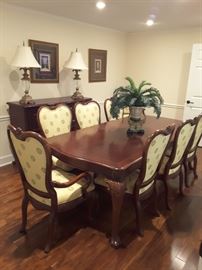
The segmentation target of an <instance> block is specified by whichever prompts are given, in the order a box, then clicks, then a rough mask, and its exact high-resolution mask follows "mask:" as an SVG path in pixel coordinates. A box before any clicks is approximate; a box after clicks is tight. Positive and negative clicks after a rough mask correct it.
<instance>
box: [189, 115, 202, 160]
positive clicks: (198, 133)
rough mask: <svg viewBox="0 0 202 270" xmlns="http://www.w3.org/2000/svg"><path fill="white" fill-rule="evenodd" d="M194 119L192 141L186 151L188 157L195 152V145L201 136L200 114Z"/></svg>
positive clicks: (201, 119) (201, 116)
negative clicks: (194, 125) (194, 126)
mask: <svg viewBox="0 0 202 270" xmlns="http://www.w3.org/2000/svg"><path fill="white" fill-rule="evenodd" d="M194 120H195V121H196V128H195V132H194V139H193V142H192V144H191V147H190V149H189V151H188V153H187V157H188V158H189V157H191V156H193V155H194V154H195V152H196V150H197V147H198V144H199V142H200V140H201V137H202V115H199V116H198V117H196V118H195V119H194Z"/></svg>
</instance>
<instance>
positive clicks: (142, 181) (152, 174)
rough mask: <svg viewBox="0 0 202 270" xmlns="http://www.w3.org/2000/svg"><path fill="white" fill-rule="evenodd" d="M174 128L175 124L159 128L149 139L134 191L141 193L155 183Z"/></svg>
mask: <svg viewBox="0 0 202 270" xmlns="http://www.w3.org/2000/svg"><path fill="white" fill-rule="evenodd" d="M174 129H175V126H174V125H173V126H169V127H167V128H166V129H165V130H158V131H156V132H155V133H154V134H153V135H152V136H151V137H150V138H149V139H148V142H147V144H146V146H145V149H144V152H143V157H142V165H141V168H140V174H139V176H138V179H137V181H136V183H135V186H134V189H133V193H136V192H139V193H140V194H141V193H143V192H145V191H146V190H149V189H150V188H151V187H152V186H153V185H154V183H155V178H156V175H157V172H158V168H159V167H160V166H161V163H162V160H163V156H164V154H165V152H166V149H167V147H168V145H169V142H170V140H171V137H172V134H173V132H174Z"/></svg>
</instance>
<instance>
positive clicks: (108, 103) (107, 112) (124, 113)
mask: <svg viewBox="0 0 202 270" xmlns="http://www.w3.org/2000/svg"><path fill="white" fill-rule="evenodd" d="M111 103H112V102H111V100H110V99H109V98H107V99H106V100H105V102H104V112H105V117H106V120H107V121H111V120H115V118H113V117H112V115H111V113H110V109H111ZM128 115H129V108H128V107H127V108H125V109H121V110H120V113H119V116H118V119H121V118H123V117H127V116H128Z"/></svg>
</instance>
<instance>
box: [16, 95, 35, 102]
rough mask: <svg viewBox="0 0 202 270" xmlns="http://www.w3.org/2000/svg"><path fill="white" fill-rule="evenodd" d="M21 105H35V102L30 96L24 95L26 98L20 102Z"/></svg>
mask: <svg viewBox="0 0 202 270" xmlns="http://www.w3.org/2000/svg"><path fill="white" fill-rule="evenodd" d="M19 103H20V104H34V103H35V102H34V100H33V99H32V97H31V96H30V95H29V94H24V96H23V97H22V98H21V100H20V101H19Z"/></svg>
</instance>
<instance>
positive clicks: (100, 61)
mask: <svg viewBox="0 0 202 270" xmlns="http://www.w3.org/2000/svg"><path fill="white" fill-rule="evenodd" d="M88 69H89V71H88V81H89V82H104V81H106V71H107V51H106V50H96V49H89V50H88Z"/></svg>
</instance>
